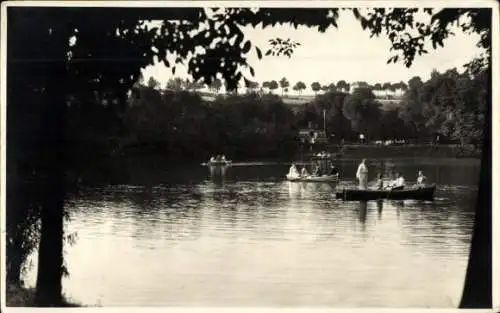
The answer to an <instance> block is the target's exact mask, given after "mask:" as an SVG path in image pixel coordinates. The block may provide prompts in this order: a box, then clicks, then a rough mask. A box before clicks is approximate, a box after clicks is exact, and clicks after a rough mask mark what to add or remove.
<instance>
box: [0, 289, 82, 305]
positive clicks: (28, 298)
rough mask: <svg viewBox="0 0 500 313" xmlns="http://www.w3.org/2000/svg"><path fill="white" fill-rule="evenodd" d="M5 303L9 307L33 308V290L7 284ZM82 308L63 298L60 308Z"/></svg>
mask: <svg viewBox="0 0 500 313" xmlns="http://www.w3.org/2000/svg"><path fill="white" fill-rule="evenodd" d="M6 302H7V303H6V304H7V306H9V307H33V306H35V289H34V288H24V287H19V286H15V285H11V284H8V285H7V293H6ZM82 306H83V305H81V304H78V303H75V302H72V301H70V300H68V299H66V297H64V296H63V300H62V303H61V307H66V308H71V307H82Z"/></svg>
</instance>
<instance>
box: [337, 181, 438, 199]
mask: <svg viewBox="0 0 500 313" xmlns="http://www.w3.org/2000/svg"><path fill="white" fill-rule="evenodd" d="M435 191H436V185H429V186H424V187H408V188H405V189H399V190H370V189H367V190H361V189H343V190H342V191H337V192H336V193H335V198H337V199H342V200H345V201H368V200H379V199H391V200H429V201H432V200H434V192H435Z"/></svg>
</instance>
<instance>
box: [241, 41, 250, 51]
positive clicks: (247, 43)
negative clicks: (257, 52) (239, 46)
mask: <svg viewBox="0 0 500 313" xmlns="http://www.w3.org/2000/svg"><path fill="white" fill-rule="evenodd" d="M251 47H252V44H251V43H250V41H249V40H247V42H245V45H243V50H242V51H243V53H247V52H248V51H249V50H250V48H251Z"/></svg>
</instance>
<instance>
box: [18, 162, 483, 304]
mask: <svg viewBox="0 0 500 313" xmlns="http://www.w3.org/2000/svg"><path fill="white" fill-rule="evenodd" d="M358 162H359V160H341V161H338V162H337V165H338V166H339V167H340V169H341V173H342V182H341V183H340V184H339V185H340V188H341V187H342V186H350V185H354V183H355V181H354V176H355V171H356V167H357V163H358ZM146 163H147V164H140V163H138V164H137V165H136V166H130V167H127V168H124V173H125V174H124V175H123V178H122V181H121V182H120V184H115V185H100V186H99V185H98V186H93V187H86V188H84V189H82V190H81V192H80V193H79V194H78V195H73V196H71V197H69V199H68V202H67V208H68V210H69V212H70V215H71V220H70V221H69V222H67V224H66V226H65V227H66V231H67V232H69V233H77V239H76V242H75V243H74V244H73V245H66V248H65V249H66V261H67V265H68V269H69V272H70V276H69V277H68V278H65V279H64V281H63V286H64V292H65V294H66V295H67V296H68V297H69V298H70V299H73V300H75V301H77V302H80V303H82V304H85V305H102V306H239V307H257V306H261V307H262V306H266V307H278V306H280V307H283V306H285V307H286V306H288V307H300V306H308V307H313V306H314V307H320V306H321V307H432V308H445V307H457V306H458V304H459V301H460V297H461V292H462V287H463V282H464V279H465V271H466V267H467V259H468V253H469V245H470V239H471V235H472V228H473V221H474V207H475V199H476V193H477V182H478V178H479V165H480V164H479V160H469V159H400V160H396V159H393V160H389V159H385V160H375V161H374V160H368V166H369V170H370V180H372V179H373V178H374V175H375V173H376V172H377V171H379V170H380V171H388V170H392V169H395V170H398V171H400V172H401V173H403V175H404V176H405V178H406V180H407V181H415V177H416V172H417V170H419V169H421V170H423V171H424V174H425V175H426V176H427V177H428V178H429V180H430V181H432V182H435V183H437V184H438V189H437V191H436V199H435V201H433V202H420V201H378V202H377V201H373V202H343V201H340V200H336V199H334V197H333V196H332V192H333V191H334V190H335V186H331V185H329V184H317V183H291V182H287V181H284V179H283V177H284V175H285V174H286V172H287V171H288V166H289V165H288V164H276V163H275V164H269V163H247V164H234V166H232V167H229V168H227V169H226V170H225V171H224V172H223V171H222V170H220V169H219V170H212V171H210V170H209V168H207V167H203V166H199V165H193V166H190V167H176V166H175V165H172V164H163V165H158V164H157V163H156V164H154V166H153V164H149V163H148V162H146ZM35 265H36V264H35ZM35 274H36V266H35V268H34V269H33V270H32V271H31V272H30V273H29V274H28V277H27V278H28V282H30V284H32V285H33V284H34V278H35Z"/></svg>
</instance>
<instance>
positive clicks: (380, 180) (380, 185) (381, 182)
mask: <svg viewBox="0 0 500 313" xmlns="http://www.w3.org/2000/svg"><path fill="white" fill-rule="evenodd" d="M375 189H377V190H382V189H384V175H382V173H380V172H379V173H377V181H376V182H375Z"/></svg>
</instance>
